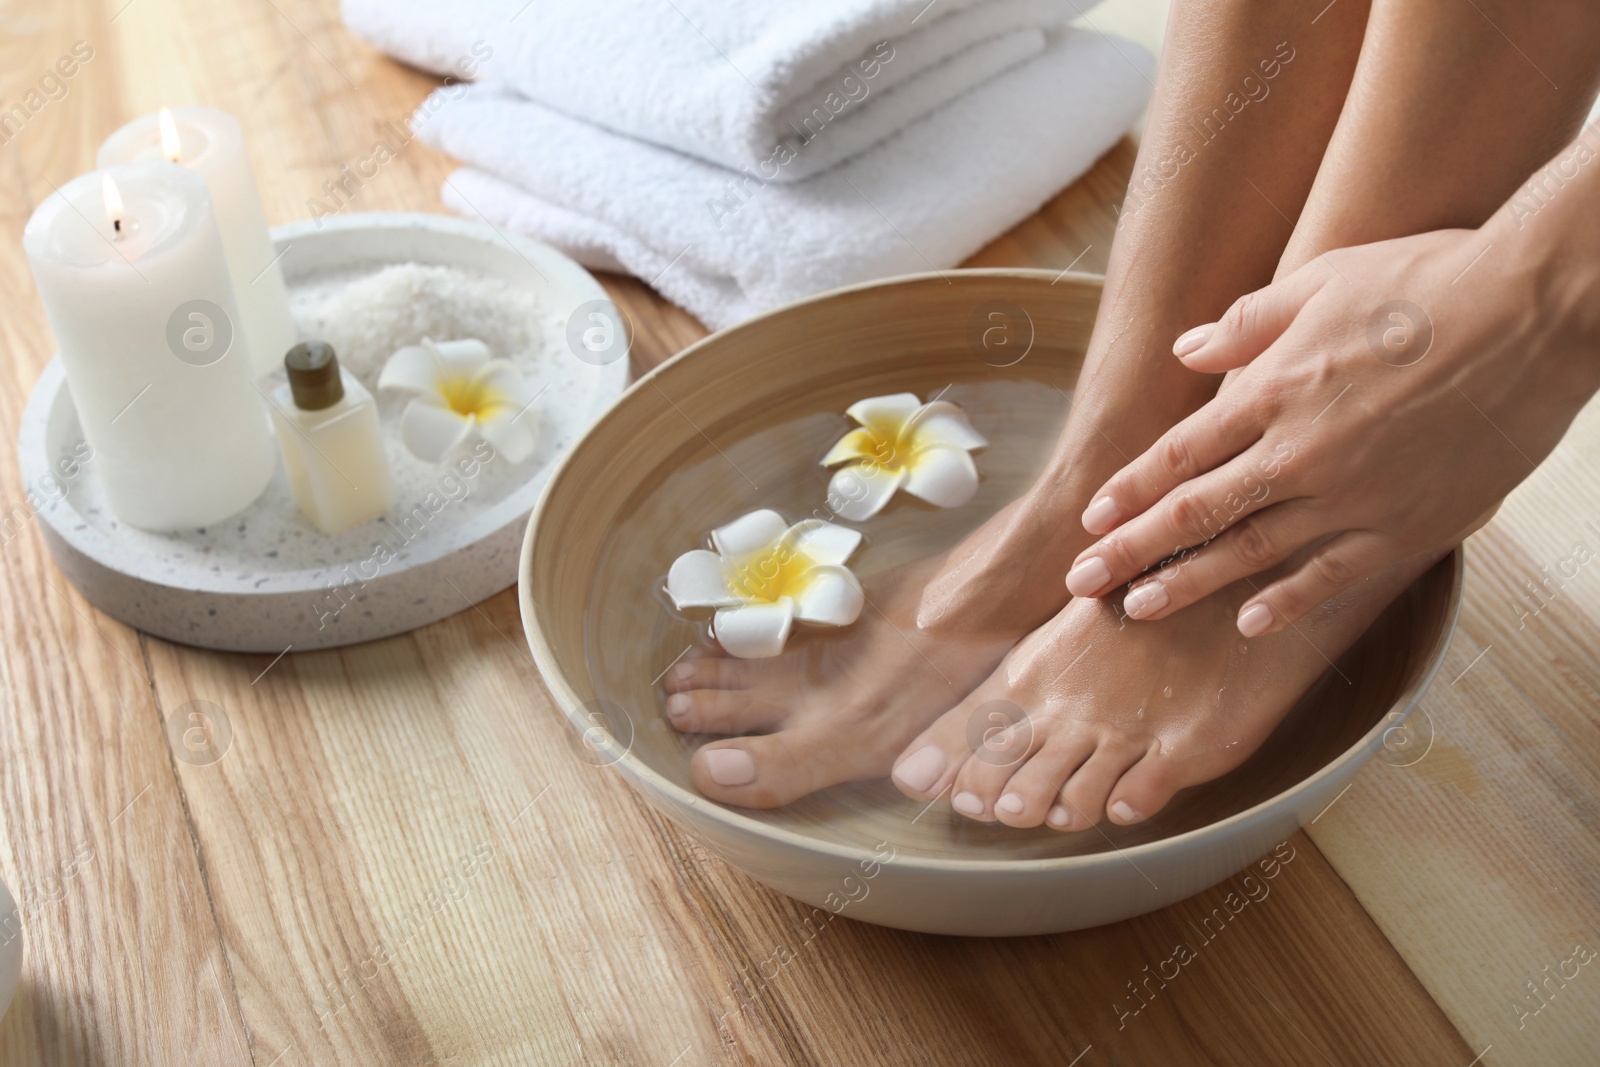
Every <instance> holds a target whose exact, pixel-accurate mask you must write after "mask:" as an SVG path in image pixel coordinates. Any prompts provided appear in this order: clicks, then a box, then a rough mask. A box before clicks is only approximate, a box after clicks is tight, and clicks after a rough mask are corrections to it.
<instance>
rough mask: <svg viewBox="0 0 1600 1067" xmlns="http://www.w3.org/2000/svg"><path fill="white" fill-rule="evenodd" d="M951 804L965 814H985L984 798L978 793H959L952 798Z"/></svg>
mask: <svg viewBox="0 0 1600 1067" xmlns="http://www.w3.org/2000/svg"><path fill="white" fill-rule="evenodd" d="M950 806H951V807H952V808H955V809H956V810H957V811H959V812H960V813H961V814H963V815H982V814H983V798H982V797H980V796H979V795H978V794H976V793H957V794H956V795H955V796H953V797H951V798H950Z"/></svg>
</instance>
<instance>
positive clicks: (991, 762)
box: [950, 718, 1049, 825]
mask: <svg viewBox="0 0 1600 1067" xmlns="http://www.w3.org/2000/svg"><path fill="white" fill-rule="evenodd" d="M1048 734H1049V727H1048V725H1045V724H1041V723H1039V722H1036V721H1035V720H1033V719H1029V718H1024V719H1021V720H1020V721H1018V722H1015V723H1013V724H1011V725H1009V726H1004V727H1000V728H998V729H996V730H995V731H993V732H991V733H990V734H989V735H988V736H986V737H984V738H982V739H981V740H980V742H979V744H978V746H977V747H976V748H975V749H973V751H972V755H970V756H968V757H967V761H966V762H965V763H963V764H962V765H961V770H960V771H959V772H957V774H956V778H955V783H954V784H953V785H952V786H951V791H950V806H951V807H952V808H954V809H955V810H956V811H958V812H960V813H961V814H963V815H965V816H968V817H969V818H973V819H977V820H979V821H980V822H994V821H995V820H996V819H999V820H1000V821H1001V822H1006V823H1010V822H1011V818H1014V817H1015V816H1016V815H1019V814H1021V809H1020V808H1019V807H1018V801H1019V800H1020V798H1019V797H1015V796H1011V795H1009V794H1008V793H1007V792H1006V790H1008V789H1009V788H1010V787H1009V785H1008V783H1009V782H1010V781H1011V779H1012V778H1013V777H1014V776H1015V775H1016V774H1018V773H1019V770H1020V768H1023V767H1026V766H1027V765H1028V764H1029V763H1031V762H1033V760H1035V759H1038V758H1039V756H1040V755H1041V754H1042V753H1041V750H1042V749H1043V748H1044V746H1045V744H1046V741H1047V738H1048ZM1002 801H1004V803H1005V808H1004V810H1001V809H1000V808H999V805H1000V804H1001V802H1002ZM1012 825H1018V824H1016V823H1012Z"/></svg>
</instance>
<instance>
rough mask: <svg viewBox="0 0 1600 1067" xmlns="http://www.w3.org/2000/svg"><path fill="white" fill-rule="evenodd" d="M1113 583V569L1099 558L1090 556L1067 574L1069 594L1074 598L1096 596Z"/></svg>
mask: <svg viewBox="0 0 1600 1067" xmlns="http://www.w3.org/2000/svg"><path fill="white" fill-rule="evenodd" d="M1109 581H1111V568H1110V567H1108V566H1106V561H1105V560H1103V559H1101V558H1100V557H1099V556H1090V557H1089V558H1088V559H1086V560H1084V561H1083V562H1082V563H1080V564H1078V565H1077V566H1076V567H1074V568H1072V570H1070V571H1068V572H1067V592H1069V593H1071V594H1072V595H1073V596H1094V595H1095V594H1096V593H1098V592H1099V591H1100V590H1102V589H1104V588H1105V587H1106V583H1107V582H1109Z"/></svg>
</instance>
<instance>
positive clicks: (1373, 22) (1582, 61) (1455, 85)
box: [1194, 0, 1600, 323]
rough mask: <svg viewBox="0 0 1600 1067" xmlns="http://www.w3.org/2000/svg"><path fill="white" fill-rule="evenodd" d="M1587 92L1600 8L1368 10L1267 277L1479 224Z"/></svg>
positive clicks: (1592, 85)
mask: <svg viewBox="0 0 1600 1067" xmlns="http://www.w3.org/2000/svg"><path fill="white" fill-rule="evenodd" d="M1597 89H1600V5H1594V4H1567V3H1557V2H1555V0H1536V2H1528V0H1474V2H1473V3H1471V4H1462V3H1461V2H1460V0H1406V2H1404V3H1401V2H1397V0H1378V2H1376V3H1374V4H1373V5H1372V13H1371V17H1370V19H1369V22H1368V31H1367V43H1366V45H1365V46H1364V47H1363V48H1362V52H1361V59H1360V62H1359V63H1358V64H1357V67H1356V75H1355V80H1354V82H1353V83H1352V84H1351V87H1350V96H1349V99H1348V100H1347V101H1346V103H1345V107H1344V111H1343V113H1342V114H1341V115H1340V117H1339V124H1338V127H1337V128H1336V129H1335V131H1334V134H1333V138H1332V140H1331V142H1330V143H1329V145H1328V151H1327V156H1326V158H1325V159H1324V160H1323V163H1322V167H1321V169H1320V170H1319V171H1318V172H1317V179H1316V184H1315V185H1314V187H1313V189H1312V192H1311V196H1310V199H1309V200H1308V201H1307V203H1306V206H1305V210H1304V211H1303V212H1302V213H1301V215H1300V222H1299V224H1298V226H1297V227H1296V231H1295V238H1294V239H1293V240H1291V241H1290V242H1289V245H1288V247H1287V248H1286V249H1285V250H1284V254H1283V259H1282V261H1281V263H1280V264H1279V267H1278V273H1279V274H1287V273H1289V272H1291V271H1293V270H1294V269H1295V268H1297V267H1300V266H1302V265H1303V264H1305V263H1307V262H1309V261H1310V260H1312V259H1314V258H1315V257H1316V256H1317V255H1319V254H1320V253H1321V252H1325V251H1327V250H1328V249H1330V248H1343V247H1345V246H1347V245H1356V244H1367V243H1369V242H1372V241H1382V240H1387V239H1389V238H1393V237H1405V236H1408V235H1410V234H1414V233H1424V232H1427V231H1429V230H1443V229H1451V228H1456V227H1470V228H1476V227H1478V226H1480V225H1482V224H1483V222H1484V221H1485V220H1486V219H1488V217H1489V216H1490V215H1491V214H1493V213H1494V211H1495V209H1497V208H1499V207H1500V205H1502V204H1504V203H1505V202H1506V200H1508V199H1509V198H1510V197H1511V194H1512V193H1514V192H1516V190H1517V187H1518V186H1519V185H1521V184H1522V183H1523V182H1524V181H1526V180H1527V179H1528V177H1529V175H1531V174H1532V173H1533V172H1534V170H1535V169H1536V168H1538V167H1540V166H1542V165H1543V164H1544V163H1545V162H1546V161H1548V160H1549V159H1550V157H1551V156H1552V155H1554V154H1555V153H1556V151H1557V150H1558V149H1560V148H1561V147H1562V146H1563V145H1565V144H1567V143H1568V142H1570V141H1571V140H1572V138H1573V136H1574V135H1575V134H1576V133H1577V131H1578V127H1579V125H1580V124H1581V123H1582V121H1583V118H1584V116H1585V115H1586V114H1587V113H1588V111H1589V108H1590V107H1591V106H1592V105H1593V103H1594V100H1595V93H1596V90H1597ZM1397 295H1399V294H1397ZM1194 321H1195V322H1196V323H1198V322H1201V321H1211V320H1209V319H1206V320H1194Z"/></svg>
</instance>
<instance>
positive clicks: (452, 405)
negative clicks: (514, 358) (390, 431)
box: [378, 337, 539, 463]
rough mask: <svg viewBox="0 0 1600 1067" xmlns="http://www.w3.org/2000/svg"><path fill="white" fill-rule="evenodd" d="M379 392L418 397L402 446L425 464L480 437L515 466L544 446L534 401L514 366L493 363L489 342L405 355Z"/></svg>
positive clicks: (431, 346) (394, 359)
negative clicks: (471, 439)
mask: <svg viewBox="0 0 1600 1067" xmlns="http://www.w3.org/2000/svg"><path fill="white" fill-rule="evenodd" d="M378 388H379V389H399V390H401V391H402V392H408V393H411V394H412V399H411V402H410V403H408V404H407V405H406V409H405V411H404V412H402V413H401V415H400V439H401V440H402V441H404V442H405V446H406V448H408V449H409V450H410V451H411V454H412V455H414V456H416V457H417V458H418V459H420V460H423V461H424V462H427V463H438V462H440V461H441V460H443V459H444V458H445V457H446V456H447V455H449V453H450V451H451V449H453V448H455V447H456V446H457V445H459V444H461V443H462V442H463V441H465V440H467V438H469V437H471V436H473V435H474V434H476V435H477V436H479V437H482V438H483V439H484V440H485V441H488V442H489V443H490V444H491V445H493V446H494V447H495V451H497V452H499V453H500V454H501V455H502V456H504V457H505V458H506V459H508V460H510V461H511V462H512V463H521V462H522V461H523V460H525V459H527V458H528V457H529V456H531V455H533V450H534V448H535V446H536V445H537V444H538V441H539V434H538V413H537V412H536V411H534V410H532V408H533V402H534V400H535V396H534V394H533V393H532V392H531V391H530V390H529V388H528V385H527V383H526V382H524V381H523V379H522V371H521V369H519V368H518V367H517V365H516V364H515V363H512V362H511V361H510V360H509V359H491V358H490V357H489V346H488V345H486V344H484V343H483V342H482V341H478V340H473V339H470V338H468V339H465V340H461V341H442V342H438V343H435V342H434V341H432V340H430V339H428V338H426V337H424V338H423V339H422V343H421V344H420V345H411V346H409V347H407V348H402V349H400V350H399V351H398V352H396V353H395V354H394V355H392V356H390V357H389V362H388V363H385V364H384V366H383V373H382V374H381V375H379V376H378Z"/></svg>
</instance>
